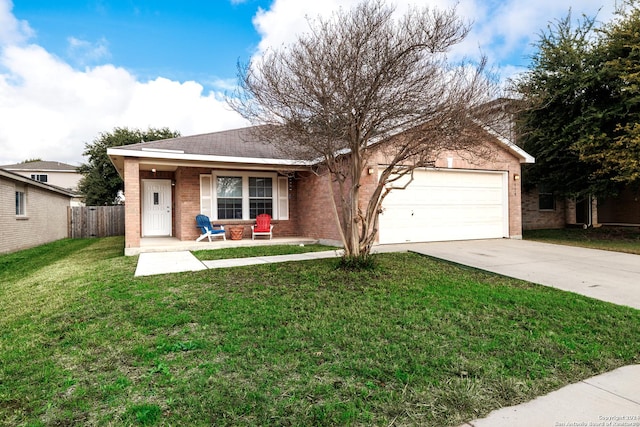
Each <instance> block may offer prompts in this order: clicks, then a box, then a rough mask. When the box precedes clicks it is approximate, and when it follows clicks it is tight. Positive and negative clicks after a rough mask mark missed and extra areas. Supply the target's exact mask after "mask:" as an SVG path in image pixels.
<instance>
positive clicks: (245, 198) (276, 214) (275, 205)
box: [200, 170, 289, 221]
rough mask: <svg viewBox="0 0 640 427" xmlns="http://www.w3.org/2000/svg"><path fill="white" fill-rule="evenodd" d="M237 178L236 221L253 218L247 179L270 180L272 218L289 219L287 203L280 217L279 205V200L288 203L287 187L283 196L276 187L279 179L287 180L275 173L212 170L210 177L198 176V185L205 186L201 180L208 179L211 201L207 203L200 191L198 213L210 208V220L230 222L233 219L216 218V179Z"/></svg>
mask: <svg viewBox="0 0 640 427" xmlns="http://www.w3.org/2000/svg"><path fill="white" fill-rule="evenodd" d="M224 176H229V177H239V178H242V219H237V220H238V221H249V220H252V219H253V218H250V212H249V178H256V177H257V178H271V191H272V192H271V201H272V203H271V206H272V215H271V216H272V218H273V219H274V220H278V219H280V220H286V219H289V212H288V203H287V206H286V208H287V212H286V213H283V214H282V215H280V213H281V210H280V207H281V204H280V203H279V202H280V200H281V198H283V197H284V198H286V199H287V201H288V197H289V193H288V185H287V186H286V187H285V188H286V194H285V195H284V196H283V195H281V194H280V193H281V192H280V187H279V185H278V183H279V180H280V179H281V178H284V179H287V178H286V177H280V176H278V174H277V173H275V172H260V171H241V170H214V171H212V172H211V174H210V175H200V185H201V186H202V185H207V184H206V183H203V178H205V177H210V178H211V180H210V185H211V193H210V194H211V200H210V201H209V202H207V200H206V197H203V196H202V194H203V190H202V188H201V189H200V211H201V212H203V211H206V210H207V205H209V206H210V212H211V215H208V216H209V217H210V218H211V219H212V220H216V221H232V220H233V219H220V218H218V196H217V188H216V185H217V178H218V177H224Z"/></svg>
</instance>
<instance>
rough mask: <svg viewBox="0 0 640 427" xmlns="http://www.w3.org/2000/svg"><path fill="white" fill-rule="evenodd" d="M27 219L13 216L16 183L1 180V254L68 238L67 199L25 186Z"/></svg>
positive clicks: (68, 199)
mask: <svg viewBox="0 0 640 427" xmlns="http://www.w3.org/2000/svg"><path fill="white" fill-rule="evenodd" d="M24 189H25V193H26V216H25V217H17V216H16V208H15V206H16V199H15V191H16V186H15V182H14V181H13V180H10V179H6V178H4V177H0V230H1V233H0V253H5V252H13V251H17V250H21V249H26V248H30V247H34V246H38V245H42V244H44V243H48V242H52V241H54V240H59V239H64V238H66V237H67V232H68V230H67V209H68V207H69V206H70V204H71V199H70V197H69V196H64V195H62V194H58V193H55V192H51V191H47V190H44V189H41V188H38V187H34V186H30V185H28V184H25V186H24Z"/></svg>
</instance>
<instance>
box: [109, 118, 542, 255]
mask: <svg viewBox="0 0 640 427" xmlns="http://www.w3.org/2000/svg"><path fill="white" fill-rule="evenodd" d="M479 139H480V141H479V143H482V144H484V145H486V146H489V147H492V148H493V150H492V156H491V158H490V159H472V161H469V160H468V159H467V158H468V157H469V156H464V155H460V154H458V153H443V154H442V155H441V156H440V157H439V158H438V159H437V160H436V161H435V164H434V167H433V168H428V169H427V168H424V169H420V170H416V172H415V180H414V182H412V183H411V184H410V185H409V187H408V188H407V189H405V190H394V191H392V192H391V193H390V194H389V196H388V197H387V198H386V199H385V201H384V204H383V208H384V209H383V213H382V214H381V217H380V224H379V233H378V242H379V243H383V244H384V243H399V242H424V241H436V240H460V239H480V238H502V237H511V238H521V236H522V220H521V199H520V180H519V179H520V164H521V163H529V162H533V158H532V157H531V156H529V155H528V154H527V153H525V152H524V151H522V150H521V149H520V148H518V147H516V146H515V145H513V144H511V143H510V142H509V141H507V140H506V139H504V138H502V137H500V136H498V135H497V134H496V133H495V132H492V131H490V130H481V136H480V137H479ZM107 154H108V155H109V157H110V159H111V161H112V162H113V164H114V165H115V166H116V169H117V170H118V173H119V174H120V176H121V177H122V178H123V180H124V183H125V197H126V203H125V254H127V255H134V254H137V253H139V251H140V241H141V238H144V237H154V236H174V237H176V238H178V239H180V240H184V241H189V240H195V239H196V238H197V237H198V235H199V232H198V230H197V229H196V226H195V225H196V223H195V217H196V215H198V214H199V213H203V214H205V215H207V216H209V217H210V218H211V219H212V220H213V221H215V223H218V224H226V225H228V224H239V225H244V226H245V235H247V236H249V235H250V230H249V225H251V224H254V223H255V217H256V215H257V214H259V213H263V212H264V213H268V214H270V215H271V216H272V217H273V223H274V225H275V227H274V230H273V233H274V236H275V237H278V236H303V237H311V238H315V239H319V240H321V241H330V242H337V241H339V240H340V234H339V230H338V228H337V225H336V222H335V216H334V214H332V208H331V203H330V197H331V196H330V191H329V187H328V185H329V184H328V176H327V174H326V173H325V171H324V169H323V166H322V163H321V162H319V161H312V160H307V159H292V158H290V157H289V156H287V155H285V154H283V153H282V152H280V151H279V150H278V149H277V148H276V147H275V146H274V145H272V144H269V143H267V142H265V141H261V140H258V139H257V138H256V136H255V132H253V128H243V129H235V130H229V131H223V132H215V133H209V134H203V135H194V136H186V137H179V138H173V139H167V140H162V141H152V142H145V143H140V144H133V145H126V146H122V147H114V148H109V149H108V150H107ZM381 165H384V158H383V156H382V155H381V154H378V155H377V157H376V158H374V160H372V161H371V162H370V163H369V164H368V165H367V168H365V171H366V173H365V176H364V177H363V178H362V182H361V185H362V188H361V193H362V195H363V197H364V196H366V195H367V194H368V193H369V192H370V191H372V190H373V188H374V186H375V185H376V184H377V176H378V171H379V167H380V166H381Z"/></svg>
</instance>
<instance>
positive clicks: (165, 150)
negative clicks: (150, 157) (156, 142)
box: [141, 147, 184, 154]
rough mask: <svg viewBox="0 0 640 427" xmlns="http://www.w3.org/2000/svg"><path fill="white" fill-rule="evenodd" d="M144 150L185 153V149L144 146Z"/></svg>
mask: <svg viewBox="0 0 640 427" xmlns="http://www.w3.org/2000/svg"><path fill="white" fill-rule="evenodd" d="M141 150H142V151H152V152H155V153H176V154H184V150H171V149H169V148H147V147H142V148H141Z"/></svg>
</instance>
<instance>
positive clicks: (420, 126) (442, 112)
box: [230, 0, 495, 263]
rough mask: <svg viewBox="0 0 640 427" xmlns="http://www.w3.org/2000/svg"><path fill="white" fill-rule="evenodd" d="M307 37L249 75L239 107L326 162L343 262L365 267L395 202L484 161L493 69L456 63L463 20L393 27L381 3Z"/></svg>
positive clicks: (280, 142)
mask: <svg viewBox="0 0 640 427" xmlns="http://www.w3.org/2000/svg"><path fill="white" fill-rule="evenodd" d="M309 26H310V31H309V32H308V33H306V34H303V35H301V36H299V37H298V38H297V40H296V41H295V42H294V43H292V44H291V45H289V46H285V47H282V48H280V49H275V50H270V51H268V52H266V54H265V55H264V56H263V57H261V58H260V59H258V60H255V61H254V62H252V63H250V64H247V65H245V66H240V67H239V79H240V85H241V88H242V89H241V91H239V92H238V93H236V94H235V95H236V96H235V97H234V98H232V99H230V104H231V106H232V107H233V108H234V109H235V110H236V111H238V112H239V113H241V114H242V115H243V116H244V117H246V118H248V119H249V120H251V121H252V122H253V123H256V124H266V125H269V126H260V127H259V129H260V132H261V133H262V134H263V137H265V138H268V140H271V141H273V143H274V144H277V146H278V147H279V148H281V149H282V150H284V151H285V152H289V153H290V154H292V155H296V156H299V157H303V158H304V157H306V158H310V159H312V158H313V159H317V158H320V159H323V160H324V163H323V168H326V172H328V174H329V177H330V182H333V183H335V186H336V188H337V189H338V190H337V191H336V192H335V194H334V191H333V185H331V184H330V185H329V186H328V190H329V191H330V192H331V194H332V195H333V196H334V197H332V198H331V199H332V200H333V202H334V204H333V212H334V214H335V217H336V221H337V223H338V225H339V229H340V232H341V237H342V240H343V244H344V248H345V258H346V259H348V260H351V261H352V260H357V259H361V260H363V261H366V259H367V257H368V255H369V252H370V249H371V245H372V244H373V242H374V239H375V236H376V233H377V228H378V214H379V213H380V211H381V204H382V201H383V200H384V198H385V197H386V195H387V194H388V193H389V191H392V190H393V191H396V189H400V188H405V187H406V185H408V183H409V182H410V181H411V179H412V172H413V170H414V169H415V168H418V167H424V166H428V165H431V164H432V163H433V161H434V159H435V156H436V155H437V154H438V152H440V151H442V150H446V149H450V150H456V149H460V150H462V149H469V148H470V147H476V148H478V149H479V146H477V145H478V144H477V141H478V140H477V138H475V137H474V136H475V135H472V132H470V131H469V130H470V129H472V128H474V126H477V125H474V124H473V121H472V119H471V117H470V114H469V113H470V111H471V110H472V109H475V110H474V112H475V114H476V115H480V112H481V110H480V109H479V106H480V105H482V104H484V103H486V101H488V100H489V99H492V98H493V95H494V94H493V92H492V90H493V89H495V86H494V85H493V84H492V82H491V81H490V80H489V79H487V78H486V77H485V73H484V66H485V62H486V61H485V60H482V61H480V64H476V65H475V66H471V65H470V64H466V65H465V66H463V65H462V64H457V65H456V66H454V65H451V64H450V63H449V62H448V60H447V56H446V53H447V52H448V51H449V50H450V48H451V47H452V46H454V45H456V44H457V43H459V42H461V41H462V40H463V39H464V38H465V37H466V36H467V34H468V32H469V27H468V25H466V24H465V23H463V22H462V21H461V20H460V19H459V18H458V17H457V16H456V13H455V9H447V10H444V11H440V10H437V9H429V8H423V9H418V8H414V9H411V10H410V11H409V12H408V13H407V14H405V15H404V16H403V17H400V18H398V19H396V18H395V17H394V10H393V8H391V7H388V6H386V5H385V4H384V2H383V1H381V0H370V1H367V0H365V1H363V2H361V3H359V4H358V5H356V6H355V7H354V8H353V9H351V10H348V11H346V10H340V11H339V12H337V13H335V14H334V15H333V16H332V17H331V18H329V19H322V18H317V19H315V20H310V21H309ZM399 134H400V136H398V135H399ZM391 137H394V139H393V143H388V142H387V141H388V139H389V138H391ZM376 150H378V151H376ZM376 153H378V154H379V153H382V155H384V157H385V164H386V166H385V167H384V169H383V170H382V171H381V173H380V176H379V179H378V183H377V186H376V188H375V191H373V194H371V195H370V196H368V197H367V198H366V199H365V198H361V197H363V195H362V194H361V192H360V180H361V177H362V176H363V173H364V170H365V168H367V167H368V162H369V160H371V159H372V156H373V155H375V154H376ZM322 171H323V173H324V171H325V169H322ZM336 199H338V202H339V203H336ZM351 261H350V263H351Z"/></svg>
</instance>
